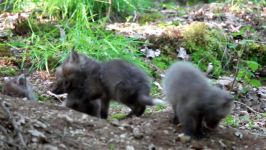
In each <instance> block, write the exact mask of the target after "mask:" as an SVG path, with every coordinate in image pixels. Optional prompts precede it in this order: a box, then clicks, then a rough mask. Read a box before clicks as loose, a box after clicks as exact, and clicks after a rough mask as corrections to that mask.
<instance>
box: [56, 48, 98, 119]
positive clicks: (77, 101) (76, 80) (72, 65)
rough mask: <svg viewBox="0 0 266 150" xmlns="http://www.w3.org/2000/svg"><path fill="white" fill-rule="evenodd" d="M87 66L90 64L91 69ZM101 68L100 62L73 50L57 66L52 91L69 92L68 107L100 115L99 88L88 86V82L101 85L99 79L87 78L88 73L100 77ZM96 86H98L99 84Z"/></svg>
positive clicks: (57, 92)
mask: <svg viewBox="0 0 266 150" xmlns="http://www.w3.org/2000/svg"><path fill="white" fill-rule="evenodd" d="M86 66H90V69H87V67H86ZM99 68H100V65H99V63H98V62H96V61H94V60H92V59H90V58H88V57H87V56H85V55H83V54H78V53H77V52H75V51H72V53H71V54H70V55H69V57H68V58H67V59H66V60H65V61H64V62H63V63H62V64H61V65H60V66H59V67H57V68H56V72H55V76H56V81H55V82H54V83H53V84H52V87H51V91H52V92H53V93H55V94H62V93H67V94H68V96H67V100H66V106H67V107H69V108H72V109H74V110H77V111H80V112H83V113H86V114H88V115H92V116H96V117H100V111H101V102H100V100H96V98H98V97H99V95H100V94H99V93H95V92H94V91H97V92H98V90H88V88H87V86H86V83H87V84H91V85H100V84H99V83H97V82H98V80H90V81H88V80H87V74H91V75H92V76H95V78H98V77H97V75H98V74H99V73H98V71H99ZM88 82H90V83H88ZM94 87H95V89H96V88H97V86H94ZM88 92H90V93H88ZM90 99H94V101H90Z"/></svg>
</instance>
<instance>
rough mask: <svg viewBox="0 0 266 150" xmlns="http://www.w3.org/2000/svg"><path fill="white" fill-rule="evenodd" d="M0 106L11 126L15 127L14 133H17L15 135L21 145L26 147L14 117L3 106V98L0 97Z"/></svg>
mask: <svg viewBox="0 0 266 150" xmlns="http://www.w3.org/2000/svg"><path fill="white" fill-rule="evenodd" d="M0 106H1V108H2V109H3V110H4V111H5V113H6V115H7V117H8V119H9V120H10V121H11V123H12V126H13V128H14V129H15V131H16V134H17V136H18V138H19V140H20V143H21V145H22V146H23V148H25V149H27V146H26V143H25V141H24V138H23V136H22V134H21V131H20V130H19V128H18V126H17V124H16V121H15V119H14V117H13V116H12V114H11V113H10V111H9V109H8V108H7V107H6V106H5V104H4V99H3V98H1V105H0Z"/></svg>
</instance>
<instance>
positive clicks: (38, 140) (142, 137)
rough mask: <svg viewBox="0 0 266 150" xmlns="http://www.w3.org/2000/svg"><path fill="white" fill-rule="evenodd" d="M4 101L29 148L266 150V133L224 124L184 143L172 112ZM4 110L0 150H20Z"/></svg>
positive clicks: (0, 116) (0, 115)
mask: <svg viewBox="0 0 266 150" xmlns="http://www.w3.org/2000/svg"><path fill="white" fill-rule="evenodd" d="M1 97H3V95H1ZM4 102H5V103H6V105H7V108H8V109H9V110H10V112H11V115H12V117H13V119H14V120H15V122H16V124H17V125H18V127H19V128H20V129H21V134H22V136H23V139H24V141H25V143H26V145H27V148H28V149H127V150H132V149H252V150H254V149H260V150H261V149H266V142H265V140H266V137H256V136H255V135H253V134H250V133H248V132H246V131H242V130H238V129H233V128H230V127H225V126H222V125H220V126H219V127H218V128H217V129H216V130H215V131H212V132H211V133H210V134H209V135H208V136H207V137H206V138H204V139H202V140H199V141H196V140H191V141H189V142H182V139H181V138H179V135H180V134H181V133H182V129H181V126H174V125H173V124H172V123H171V117H172V112H170V111H167V112H158V113H148V114H145V115H144V116H142V117H139V118H137V117H133V118H128V119H125V120H122V121H117V120H102V119H99V118H95V117H91V116H88V115H84V114H81V113H79V112H76V111H73V110H70V109H68V108H65V107H61V106H57V105H55V104H46V103H40V102H30V101H27V100H22V99H18V98H10V97H7V96H5V100H4ZM0 110H1V111H0V120H1V122H0V127H1V128H2V129H1V130H0V132H1V134H0V149H18V147H20V146H21V145H20V142H19V141H17V139H18V138H17V136H16V134H14V133H15V131H14V128H13V127H12V124H11V122H10V120H9V119H8V118H7V117H6V115H5V112H3V111H2V109H0ZM8 142H9V143H13V144H8ZM15 145H17V146H15Z"/></svg>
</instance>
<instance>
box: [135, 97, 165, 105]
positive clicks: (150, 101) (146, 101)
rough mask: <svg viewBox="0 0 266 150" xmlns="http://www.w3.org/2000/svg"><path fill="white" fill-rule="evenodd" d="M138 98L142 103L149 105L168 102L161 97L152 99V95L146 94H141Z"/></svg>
mask: <svg viewBox="0 0 266 150" xmlns="http://www.w3.org/2000/svg"><path fill="white" fill-rule="evenodd" d="M138 100H139V102H140V103H141V104H143V105H148V106H154V105H163V104H166V102H165V101H163V100H161V99H152V98H151V97H150V96H146V95H142V96H140V97H139V99H138Z"/></svg>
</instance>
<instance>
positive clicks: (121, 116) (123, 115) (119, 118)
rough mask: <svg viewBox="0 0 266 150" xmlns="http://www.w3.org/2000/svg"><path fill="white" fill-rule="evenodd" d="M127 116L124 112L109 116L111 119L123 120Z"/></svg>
mask: <svg viewBox="0 0 266 150" xmlns="http://www.w3.org/2000/svg"><path fill="white" fill-rule="evenodd" d="M126 117H127V115H126V114H124V113H117V114H114V115H112V116H111V118H112V119H117V120H123V119H125V118H126Z"/></svg>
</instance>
